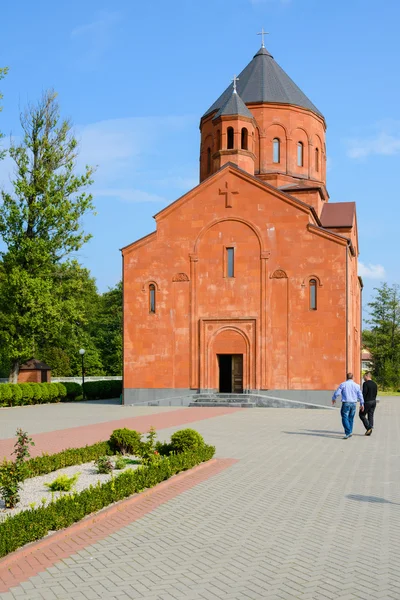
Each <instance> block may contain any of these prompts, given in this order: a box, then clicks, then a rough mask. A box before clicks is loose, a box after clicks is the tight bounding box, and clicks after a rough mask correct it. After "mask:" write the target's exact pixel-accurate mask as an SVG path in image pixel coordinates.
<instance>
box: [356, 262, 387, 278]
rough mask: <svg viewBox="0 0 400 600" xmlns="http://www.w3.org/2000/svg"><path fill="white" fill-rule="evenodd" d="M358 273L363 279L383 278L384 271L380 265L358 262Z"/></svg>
mask: <svg viewBox="0 0 400 600" xmlns="http://www.w3.org/2000/svg"><path fill="white" fill-rule="evenodd" d="M358 274H359V275H360V276H361V277H364V278H365V279H385V277H386V272H385V268H384V267H383V266H382V265H372V264H371V263H369V264H368V265H364V263H362V262H359V263H358Z"/></svg>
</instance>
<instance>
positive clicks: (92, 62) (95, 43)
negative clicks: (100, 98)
mask: <svg viewBox="0 0 400 600" xmlns="http://www.w3.org/2000/svg"><path fill="white" fill-rule="evenodd" d="M120 20H121V15H120V13H118V12H111V11H100V12H99V13H98V16H97V18H95V19H94V20H93V21H91V22H90V23H87V24H85V25H79V26H78V27H75V29H73V30H72V31H71V38H72V39H73V40H74V43H75V45H76V49H77V52H78V59H79V64H80V65H81V66H83V67H88V68H93V67H95V66H97V64H98V63H99V60H100V59H101V57H102V56H103V55H104V53H105V52H106V50H107V48H108V47H109V46H110V43H111V41H112V33H113V29H114V26H115V25H116V24H117V23H118V22H119V21H120Z"/></svg>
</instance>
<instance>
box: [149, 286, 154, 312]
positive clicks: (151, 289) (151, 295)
mask: <svg viewBox="0 0 400 600" xmlns="http://www.w3.org/2000/svg"><path fill="white" fill-rule="evenodd" d="M149 311H150V312H151V313H155V312H156V286H155V285H154V283H151V284H150V285H149Z"/></svg>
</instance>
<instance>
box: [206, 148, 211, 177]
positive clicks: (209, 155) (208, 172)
mask: <svg viewBox="0 0 400 600" xmlns="http://www.w3.org/2000/svg"><path fill="white" fill-rule="evenodd" d="M210 173H211V148H207V175H209V174H210Z"/></svg>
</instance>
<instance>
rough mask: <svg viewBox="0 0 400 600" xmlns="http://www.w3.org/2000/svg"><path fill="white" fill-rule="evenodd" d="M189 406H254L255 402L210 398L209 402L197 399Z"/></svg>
mask: <svg viewBox="0 0 400 600" xmlns="http://www.w3.org/2000/svg"><path fill="white" fill-rule="evenodd" d="M189 406H203V407H211V406H219V407H221V406H224V407H226V408H230V407H232V408H254V407H255V404H254V402H228V401H225V402H218V400H217V401H213V400H208V401H207V402H204V401H196V402H190V403H189Z"/></svg>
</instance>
